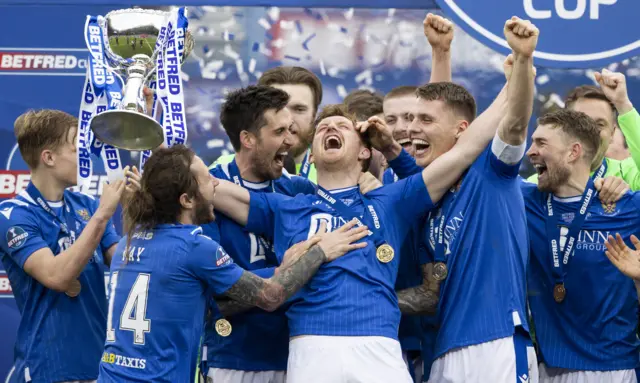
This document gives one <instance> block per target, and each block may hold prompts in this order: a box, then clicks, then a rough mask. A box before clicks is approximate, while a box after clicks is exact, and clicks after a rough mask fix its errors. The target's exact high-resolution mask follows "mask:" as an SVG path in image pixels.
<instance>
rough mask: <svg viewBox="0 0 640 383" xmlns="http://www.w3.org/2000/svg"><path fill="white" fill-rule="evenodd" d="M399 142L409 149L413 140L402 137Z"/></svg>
mask: <svg viewBox="0 0 640 383" xmlns="http://www.w3.org/2000/svg"><path fill="white" fill-rule="evenodd" d="M398 143H399V144H400V146H402V147H403V148H404V149H405V150H407V149H409V148H410V147H411V140H410V139H408V138H401V139H399V140H398Z"/></svg>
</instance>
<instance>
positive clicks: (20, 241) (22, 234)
mask: <svg viewBox="0 0 640 383" xmlns="http://www.w3.org/2000/svg"><path fill="white" fill-rule="evenodd" d="M28 236H29V233H27V232H26V231H24V229H23V228H21V227H20V226H13V227H10V228H9V230H7V246H8V247H9V248H10V249H18V248H20V247H21V246H22V245H24V243H25V242H27V237H28Z"/></svg>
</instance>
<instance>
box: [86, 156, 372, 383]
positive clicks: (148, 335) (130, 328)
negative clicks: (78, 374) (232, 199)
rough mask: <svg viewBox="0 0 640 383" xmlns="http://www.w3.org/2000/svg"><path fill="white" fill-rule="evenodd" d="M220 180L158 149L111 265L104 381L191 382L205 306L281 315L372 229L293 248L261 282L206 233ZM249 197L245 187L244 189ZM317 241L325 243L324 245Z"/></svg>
mask: <svg viewBox="0 0 640 383" xmlns="http://www.w3.org/2000/svg"><path fill="white" fill-rule="evenodd" d="M216 183H217V181H216V179H215V178H214V177H212V176H211V175H210V174H209V172H208V170H207V167H206V165H205V164H204V162H202V160H201V159H200V158H199V157H197V156H196V155H195V154H194V153H193V152H192V151H191V150H190V149H188V148H186V147H185V146H182V145H176V146H173V147H171V148H169V149H160V150H158V151H157V152H156V153H154V154H153V155H152V156H151V157H150V158H149V160H148V161H147V163H146V165H145V169H144V174H143V176H142V179H141V184H140V189H139V190H137V191H136V192H135V194H134V195H133V196H132V198H131V200H130V203H128V204H127V205H126V206H125V211H124V216H125V230H126V232H127V236H126V237H125V238H123V239H122V240H121V241H120V243H119V244H118V247H117V249H116V253H115V255H114V258H113V260H112V264H111V276H110V280H109V286H110V292H109V293H110V295H109V312H108V317H107V331H106V334H107V336H106V343H105V348H104V354H103V357H102V363H101V364H100V376H99V379H98V381H101V382H187V381H189V380H190V379H192V378H193V376H194V372H195V368H196V357H197V354H198V345H199V342H200V335H201V330H202V319H203V316H204V310H205V304H206V301H207V299H208V298H209V297H210V296H212V295H213V294H217V295H221V294H224V295H226V296H228V297H231V298H233V299H235V300H237V301H240V302H242V303H246V304H250V305H254V306H258V307H260V308H262V309H264V310H267V311H274V310H276V309H277V308H278V307H279V306H280V305H281V304H282V303H284V302H285V301H286V300H287V299H288V298H289V297H290V296H291V295H293V294H294V293H295V292H296V291H298V290H299V289H300V287H302V286H303V285H304V284H305V283H306V282H307V281H308V280H309V278H311V276H313V275H314V274H315V272H316V271H317V270H318V268H319V267H320V265H321V264H322V263H325V262H329V261H332V260H334V259H336V258H338V257H340V256H342V255H343V254H345V253H347V252H349V251H353V250H357V249H361V248H364V247H365V246H366V243H362V242H361V243H355V244H351V243H352V242H356V241H358V240H359V239H361V238H363V237H364V236H365V235H366V227H358V228H354V229H352V227H353V226H354V225H355V221H353V222H350V223H349V224H347V225H345V226H344V229H341V230H339V231H335V232H332V233H328V234H326V235H322V231H321V237H320V238H312V239H311V240H310V241H307V242H306V243H304V244H298V245H297V246H292V248H291V251H288V252H287V254H285V257H284V259H283V265H282V266H281V267H279V268H278V269H276V270H275V271H272V277H270V278H268V279H263V278H261V277H259V276H257V275H255V274H253V273H251V272H247V271H244V270H243V269H242V268H241V267H239V266H238V265H237V264H235V263H234V262H233V260H232V259H231V257H229V255H228V254H227V253H226V252H225V251H224V249H223V248H222V247H221V246H220V245H219V244H218V243H217V242H215V241H214V240H212V239H210V238H209V237H206V236H204V235H202V229H201V228H200V227H199V226H198V225H200V224H203V223H207V222H210V221H212V220H213V219H214V215H213V197H214V194H215V189H216ZM242 190H244V189H242ZM316 243H317V244H316Z"/></svg>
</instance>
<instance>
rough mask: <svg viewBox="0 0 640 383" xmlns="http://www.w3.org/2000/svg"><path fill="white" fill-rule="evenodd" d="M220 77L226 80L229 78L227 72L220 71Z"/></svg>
mask: <svg viewBox="0 0 640 383" xmlns="http://www.w3.org/2000/svg"><path fill="white" fill-rule="evenodd" d="M218 77H220V80H222V81H224V80H226V79H227V74H226V73H225V72H220V73H219V74H218Z"/></svg>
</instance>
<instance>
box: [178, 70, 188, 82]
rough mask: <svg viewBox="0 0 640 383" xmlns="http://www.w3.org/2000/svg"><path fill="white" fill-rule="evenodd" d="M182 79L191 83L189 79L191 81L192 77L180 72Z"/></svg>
mask: <svg viewBox="0 0 640 383" xmlns="http://www.w3.org/2000/svg"><path fill="white" fill-rule="evenodd" d="M180 77H181V78H182V81H189V79H191V77H190V76H189V75H188V74H187V73H185V72H183V71H182V70H181V71H180Z"/></svg>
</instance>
